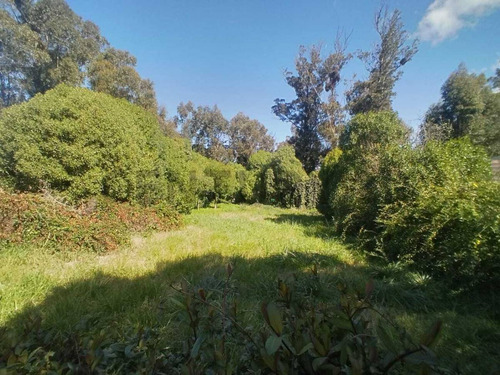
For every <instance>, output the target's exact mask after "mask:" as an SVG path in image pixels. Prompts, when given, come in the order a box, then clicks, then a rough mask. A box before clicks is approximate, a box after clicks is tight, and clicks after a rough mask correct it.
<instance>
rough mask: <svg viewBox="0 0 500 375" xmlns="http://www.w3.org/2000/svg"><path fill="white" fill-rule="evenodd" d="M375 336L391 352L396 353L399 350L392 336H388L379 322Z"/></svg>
mask: <svg viewBox="0 0 500 375" xmlns="http://www.w3.org/2000/svg"><path fill="white" fill-rule="evenodd" d="M377 336H378V338H379V339H380V341H381V342H382V344H384V346H385V347H386V349H387V350H389V351H390V352H392V353H393V354H397V353H398V352H399V349H398V346H397V345H396V343H395V342H394V340H393V339H392V337H391V336H389V334H388V333H387V331H386V330H385V328H384V327H382V326H381V325H380V324H379V325H377Z"/></svg>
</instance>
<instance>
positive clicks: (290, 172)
mask: <svg viewBox="0 0 500 375" xmlns="http://www.w3.org/2000/svg"><path fill="white" fill-rule="evenodd" d="M249 164H250V168H253V170H255V171H256V173H257V176H256V183H255V196H256V197H257V199H258V200H259V202H265V203H268V204H277V205H281V206H285V207H291V206H293V204H294V202H293V201H294V198H293V197H294V191H295V188H296V184H298V183H300V182H305V181H306V180H307V179H308V177H307V174H306V173H305V171H304V169H303V168H302V164H301V163H300V161H299V160H298V159H297V158H296V157H295V152H294V150H293V148H292V147H290V146H282V147H280V148H279V149H278V150H277V151H276V152H274V153H265V152H263V151H259V152H257V153H256V154H254V155H252V157H251V158H250V163H249Z"/></svg>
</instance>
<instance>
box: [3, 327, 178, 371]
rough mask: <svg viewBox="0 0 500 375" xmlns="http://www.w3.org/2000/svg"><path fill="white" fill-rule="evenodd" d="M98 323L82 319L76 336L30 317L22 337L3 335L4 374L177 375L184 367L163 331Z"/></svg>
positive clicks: (12, 333) (13, 334) (6, 332)
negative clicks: (169, 348) (170, 349)
mask: <svg viewBox="0 0 500 375" xmlns="http://www.w3.org/2000/svg"><path fill="white" fill-rule="evenodd" d="M96 323H98V319H87V320H82V321H81V322H80V323H79V324H78V325H76V326H75V327H73V330H72V332H64V333H57V332H55V331H53V330H50V329H45V328H43V327H42V326H41V319H40V318H39V317H30V319H29V320H28V321H27V322H26V323H25V328H24V332H22V334H16V333H14V332H9V331H5V330H4V331H0V338H1V339H2V340H1V342H2V343H3V347H2V348H1V349H0V350H2V351H1V352H0V374H2V375H3V374H10V373H16V374H35V373H36V374H45V373H48V374H75V373H76V374H94V373H97V374H119V373H135V374H157V373H160V371H161V373H170V374H171V373H173V372H172V371H175V366H176V364H177V365H180V361H181V360H182V358H175V357H173V355H172V354H171V353H169V352H168V351H166V350H165V349H164V347H163V341H162V332H161V331H160V330H158V329H144V328H139V329H133V328H131V327H130V328H129V329H128V330H127V331H123V330H121V329H119V328H117V327H108V328H107V329H105V330H101V331H96V330H95V329H94V328H93V327H94V326H95V325H96ZM55 348H57V350H54V349H55Z"/></svg>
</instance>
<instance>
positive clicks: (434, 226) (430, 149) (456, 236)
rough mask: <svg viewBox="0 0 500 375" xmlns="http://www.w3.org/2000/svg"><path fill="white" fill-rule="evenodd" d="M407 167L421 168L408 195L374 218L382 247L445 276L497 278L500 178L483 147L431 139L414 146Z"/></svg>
mask: <svg viewBox="0 0 500 375" xmlns="http://www.w3.org/2000/svg"><path fill="white" fill-rule="evenodd" d="M410 168H412V169H416V168H420V169H421V170H422V171H421V172H420V173H418V174H415V176H418V179H415V178H414V179H413V181H411V182H412V183H413V193H412V194H411V199H406V200H399V201H396V200H395V201H394V202H393V203H392V204H388V205H386V206H385V207H384V208H383V210H382V213H381V214H380V216H379V218H378V222H379V223H380V224H381V228H382V230H381V234H380V236H379V237H380V243H381V245H382V248H383V249H384V252H385V253H386V254H387V255H388V256H389V258H390V259H393V260H406V261H410V262H412V263H415V264H416V265H417V266H418V267H419V268H420V269H423V270H425V271H427V272H432V273H437V274H441V275H444V276H446V277H447V278H448V279H449V280H453V281H459V280H461V281H465V282H466V283H467V284H469V285H473V284H480V283H482V282H496V283H498V282H500V251H499V249H500V215H499V212H500V184H499V183H497V182H493V181H492V180H491V167H490V161H489V158H488V157H487V155H486V153H485V152H484V150H483V149H481V148H479V147H476V146H473V145H472V144H471V142H470V141H469V140H467V139H459V140H452V141H449V142H447V143H444V144H442V143H435V142H430V143H428V144H427V145H426V146H425V147H424V148H422V149H417V150H415V151H414V152H413V160H412V166H411V167H410ZM402 183H403V184H404V186H405V187H406V188H407V189H410V188H411V187H412V186H411V185H409V184H407V183H404V181H402Z"/></svg>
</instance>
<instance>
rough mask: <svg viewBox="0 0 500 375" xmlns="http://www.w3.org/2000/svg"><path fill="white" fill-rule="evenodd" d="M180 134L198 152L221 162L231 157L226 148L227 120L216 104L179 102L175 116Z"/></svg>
mask: <svg viewBox="0 0 500 375" xmlns="http://www.w3.org/2000/svg"><path fill="white" fill-rule="evenodd" d="M175 121H176V123H177V126H179V127H180V128H181V134H182V135H183V136H184V137H186V138H187V139H189V140H190V141H191V144H192V147H193V149H194V150H195V151H197V152H199V153H200V154H202V155H204V156H206V157H208V158H211V159H215V160H218V161H222V162H229V161H231V159H232V155H231V151H230V150H229V148H228V137H227V129H228V121H227V120H226V119H225V118H224V116H223V115H222V112H221V111H220V110H219V108H218V107H217V106H214V107H212V108H210V107H208V106H204V107H202V106H198V107H195V106H194V104H193V103H192V102H188V103H186V104H184V103H181V104H179V106H178V107H177V116H176V118H175Z"/></svg>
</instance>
